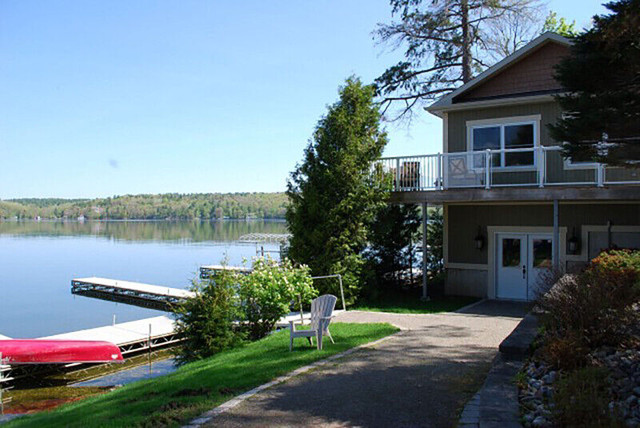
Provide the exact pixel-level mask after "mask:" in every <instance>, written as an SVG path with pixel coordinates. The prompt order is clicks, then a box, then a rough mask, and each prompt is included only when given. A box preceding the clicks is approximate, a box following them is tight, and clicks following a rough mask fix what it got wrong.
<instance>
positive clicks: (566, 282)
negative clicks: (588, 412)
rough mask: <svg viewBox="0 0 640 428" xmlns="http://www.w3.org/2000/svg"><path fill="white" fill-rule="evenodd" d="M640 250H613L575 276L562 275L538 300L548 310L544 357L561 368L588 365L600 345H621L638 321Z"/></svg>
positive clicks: (603, 254)
mask: <svg viewBox="0 0 640 428" xmlns="http://www.w3.org/2000/svg"><path fill="white" fill-rule="evenodd" d="M639 260H640V252H635V253H633V252H630V251H610V252H605V253H602V254H601V255H600V256H598V257H597V258H595V259H594V260H593V261H592V263H591V264H590V265H589V266H588V267H587V269H586V270H585V271H584V272H582V273H581V274H578V275H576V276H565V277H563V278H562V279H560V280H559V281H558V282H557V283H556V284H555V286H554V287H553V288H551V290H549V292H548V293H547V294H546V295H544V296H543V297H542V298H541V299H540V301H539V304H540V306H541V308H542V309H543V310H545V312H546V314H545V316H544V325H545V328H546V331H547V341H546V345H545V347H544V350H545V356H546V358H547V359H548V360H549V361H550V362H552V363H554V364H557V365H558V366H560V367H567V368H570V367H575V366H580V365H582V364H584V362H585V357H586V354H587V353H588V352H589V351H590V350H592V349H595V348H597V347H599V346H601V345H611V346H617V345H618V344H620V342H621V341H622V340H624V339H625V338H626V337H627V334H628V327H629V326H630V325H631V324H632V323H633V322H634V321H635V320H637V312H636V311H635V310H634V309H633V305H634V304H635V303H637V302H638V299H639V298H640V287H639V286H638V282H639V279H640V269H638V268H637V267H638V266H640V263H639Z"/></svg>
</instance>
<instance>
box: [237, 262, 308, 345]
mask: <svg viewBox="0 0 640 428" xmlns="http://www.w3.org/2000/svg"><path fill="white" fill-rule="evenodd" d="M239 283H240V289H239V294H240V299H241V301H242V305H243V310H244V314H245V319H246V321H247V324H246V325H247V330H248V333H249V338H250V339H252V340H257V339H260V338H262V337H264V336H266V335H267V334H268V333H269V332H271V331H272V330H273V329H274V327H275V325H276V322H278V320H279V319H280V318H282V317H283V316H285V315H287V314H288V313H289V312H290V311H291V308H292V306H296V305H297V304H298V302H299V299H300V300H301V301H302V302H303V303H304V304H306V305H308V304H309V302H310V301H311V299H313V298H314V297H316V296H317V294H318V293H317V291H316V290H315V288H313V280H312V279H311V273H310V270H309V268H308V267H307V266H301V267H294V266H293V264H292V263H291V261H290V260H289V259H284V260H282V261H281V262H280V263H278V262H276V261H275V260H272V259H271V258H270V257H267V258H256V259H254V261H253V271H252V272H251V273H250V274H249V275H246V276H244V277H240V278H239Z"/></svg>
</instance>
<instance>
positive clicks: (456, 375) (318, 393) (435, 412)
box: [210, 301, 526, 427]
mask: <svg viewBox="0 0 640 428" xmlns="http://www.w3.org/2000/svg"><path fill="white" fill-rule="evenodd" d="M465 312H466V313H448V314H438V315H404V314H386V313H374V312H360V311H349V312H346V313H342V314H340V315H339V316H338V317H337V319H336V321H343V322H388V323H391V324H394V325H396V326H398V327H399V328H401V329H402V331H401V332H400V333H398V334H396V335H395V336H393V337H392V338H390V339H388V340H386V341H383V342H382V343H380V344H379V345H377V346H375V347H372V348H368V349H362V350H360V351H357V352H355V353H353V354H351V355H349V356H347V357H344V358H342V359H339V360H336V362H335V364H331V365H328V366H324V367H323V368H320V369H318V370H316V371H314V372H311V373H308V374H305V375H301V376H298V377H296V378H293V379H292V380H290V381H288V382H286V383H283V384H280V385H278V386H275V387H273V388H270V389H267V390H265V391H263V392H261V393H259V394H257V395H255V396H254V397H252V398H250V399H248V400H247V401H245V402H244V403H242V404H240V405H239V406H237V407H235V408H233V409H232V410H230V411H229V412H227V413H224V414H222V415H219V416H217V417H216V418H215V419H213V420H211V422H210V426H217V427H219V426H222V427H241V426H242V427H246V426H250V427H259V426H260V427H263V426H309V427H311V426H314V427H317V426H325V427H343V426H367V427H388V426H394V427H397V426H400V427H402V426H404V427H413V426H416V427H417V426H427V427H431V426H433V427H451V426H454V425H455V423H456V421H457V417H458V414H459V412H460V410H461V409H462V407H463V406H464V404H465V402H466V401H467V400H468V399H469V398H471V396H472V395H473V394H474V393H475V392H476V390H477V389H478V388H479V387H480V386H481V384H482V382H483V380H484V376H485V375H486V372H487V370H488V369H489V367H490V363H491V360H492V359H493V358H494V356H495V355H496V353H497V347H498V345H499V344H500V342H501V341H502V339H504V338H505V337H506V336H507V335H508V334H509V333H510V332H511V331H512V330H513V329H514V328H515V326H516V325H517V324H518V322H519V321H520V319H521V317H522V316H523V315H524V314H525V312H526V308H525V306H524V305H521V304H516V303H507V302H490V301H489V302H483V303H481V304H480V305H477V306H475V307H473V308H471V309H469V310H467V311H465ZM336 339H337V340H339V338H336Z"/></svg>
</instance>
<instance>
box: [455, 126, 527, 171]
mask: <svg viewBox="0 0 640 428" xmlns="http://www.w3.org/2000/svg"><path fill="white" fill-rule="evenodd" d="M538 123H539V117H535V118H532V117H527V118H511V119H502V120H492V121H473V122H468V123H467V126H468V145H469V151H472V152H484V151H485V150H487V149H490V150H496V151H497V150H505V149H506V150H510V149H533V148H534V147H536V146H537V136H538ZM484 162H485V157H484V154H483V155H480V154H478V155H474V156H473V166H474V167H475V168H483V167H484ZM491 165H492V166H493V167H498V168H507V167H516V168H519V167H525V168H527V167H532V166H534V165H535V154H534V152H533V150H526V151H522V152H515V153H512V152H509V153H505V152H498V153H495V154H493V155H492V159H491Z"/></svg>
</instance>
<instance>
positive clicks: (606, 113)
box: [549, 0, 640, 166]
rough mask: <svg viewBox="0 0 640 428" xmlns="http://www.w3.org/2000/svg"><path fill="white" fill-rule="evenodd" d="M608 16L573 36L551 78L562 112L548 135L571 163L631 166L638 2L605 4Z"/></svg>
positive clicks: (638, 130)
mask: <svg viewBox="0 0 640 428" xmlns="http://www.w3.org/2000/svg"><path fill="white" fill-rule="evenodd" d="M606 7H607V8H608V9H609V10H611V11H612V12H613V14H611V15H599V16H595V17H594V18H593V22H594V26H593V28H592V29H590V30H588V31H586V32H584V33H582V34H580V35H578V36H577V37H576V38H575V39H574V44H573V46H572V47H571V54H570V55H569V56H567V57H566V58H565V59H564V60H563V61H561V63H560V64H559V65H558V67H557V69H556V71H557V73H556V78H557V79H558V81H559V82H560V83H561V84H562V86H563V87H564V88H565V89H566V95H560V96H558V97H557V100H558V102H559V103H560V106H561V107H562V109H563V110H564V111H565V112H567V113H566V114H565V115H564V116H563V117H562V118H561V119H560V120H558V121H557V122H556V124H555V125H551V126H550V127H549V128H550V131H551V136H552V137H553V138H554V139H555V140H556V141H558V142H560V143H564V145H565V155H566V156H568V157H570V158H571V159H573V160H574V161H598V162H603V163H607V164H612V165H625V166H637V165H638V162H639V161H640V31H639V29H640V0H619V1H616V2H611V3H608V4H606Z"/></svg>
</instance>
